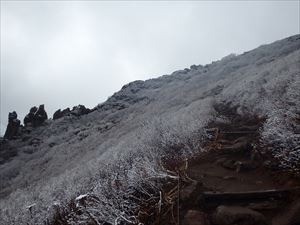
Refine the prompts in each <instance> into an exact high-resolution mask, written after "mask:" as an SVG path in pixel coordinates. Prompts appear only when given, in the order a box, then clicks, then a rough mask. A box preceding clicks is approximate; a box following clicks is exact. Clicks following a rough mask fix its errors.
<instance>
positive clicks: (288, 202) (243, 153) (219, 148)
mask: <svg viewBox="0 0 300 225" xmlns="http://www.w3.org/2000/svg"><path fill="white" fill-rule="evenodd" d="M228 115H230V113H229V114H228ZM232 118H233V117H232ZM262 121H263V119H259V118H239V117H237V116H235V117H234V119H232V120H230V121H229V122H226V123H224V122H219V123H216V122H215V123H213V124H210V129H209V132H211V134H212V135H211V142H210V143H209V144H208V146H207V150H208V151H207V152H206V153H204V154H201V155H200V156H198V157H197V158H194V159H190V160H189V164H188V168H187V171H186V174H187V176H188V177H189V178H190V179H191V180H193V181H194V182H190V184H187V185H183V186H182V189H181V191H180V202H179V209H180V210H179V211H180V215H179V218H180V219H178V222H179V221H180V222H179V223H180V224H183V225H192V224H193V225H210V224H215V225H231V224H232V225H259V224H270V225H271V224H272V225H300V204H299V201H300V198H299V196H300V195H299V189H298V187H300V180H299V178H295V177H292V176H290V175H289V174H287V173H286V172H283V171H281V170H280V169H279V168H278V167H277V166H276V163H275V162H274V161H272V160H270V159H269V157H268V156H267V155H264V154H262V152H263V149H260V148H259V128H260V126H261V123H262ZM268 190H273V192H274V193H275V194H274V193H273V192H272V193H271V194H272V195H273V194H274V196H271V197H270V198H269V197H268V194H270V193H267V194H264V193H262V194H260V192H264V191H268ZM280 190H287V191H286V192H282V193H281V192H279V191H280ZM249 192H251V194H249ZM224 193H225V195H224ZM226 193H227V194H226ZM228 193H229V194H228ZM241 193H244V194H241ZM253 193H254V194H253ZM205 194H207V195H205ZM228 195H229V198H228ZM205 196H206V198H208V199H206V200H205ZM230 197H234V198H236V199H233V198H232V199H230ZM213 201H215V202H213ZM221 205H223V206H221ZM222 210H223V211H222ZM247 210H248V211H247ZM230 221H231V222H230ZM255 221H256V222H255ZM178 222H177V223H178Z"/></svg>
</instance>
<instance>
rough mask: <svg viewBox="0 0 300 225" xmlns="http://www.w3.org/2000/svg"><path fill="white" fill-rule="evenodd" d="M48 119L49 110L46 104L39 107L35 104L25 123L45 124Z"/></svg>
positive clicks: (27, 124) (34, 125)
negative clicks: (47, 110)
mask: <svg viewBox="0 0 300 225" xmlns="http://www.w3.org/2000/svg"><path fill="white" fill-rule="evenodd" d="M47 119H48V115H47V112H46V111H45V106H44V105H40V106H39V108H37V107H36V106H33V107H32V108H31V109H30V111H29V113H28V114H27V115H26V116H25V118H24V125H25V127H27V126H33V127H37V126H40V125H41V124H43V123H44V122H45V121H46V120H47Z"/></svg>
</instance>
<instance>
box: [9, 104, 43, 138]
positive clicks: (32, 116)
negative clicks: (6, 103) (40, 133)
mask: <svg viewBox="0 0 300 225" xmlns="http://www.w3.org/2000/svg"><path fill="white" fill-rule="evenodd" d="M47 119H48V115H47V113H46V111H45V107H44V105H40V106H39V108H37V107H36V106H34V107H32V108H31V109H30V111H29V113H28V114H27V115H26V116H25V118H24V121H23V122H24V126H22V125H21V121H20V120H19V119H18V114H17V113H16V112H15V111H13V112H10V113H9V114H8V124H7V128H6V131H5V134H4V138H6V139H14V138H16V137H18V136H19V135H20V134H21V133H22V131H23V128H24V127H25V128H26V127H38V126H40V125H42V124H43V123H44V122H45V121H46V120H47Z"/></svg>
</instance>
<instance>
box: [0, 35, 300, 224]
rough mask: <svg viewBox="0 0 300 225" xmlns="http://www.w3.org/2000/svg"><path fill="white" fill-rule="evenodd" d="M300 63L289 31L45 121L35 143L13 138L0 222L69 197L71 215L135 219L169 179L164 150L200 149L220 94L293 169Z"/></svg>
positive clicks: (1, 187)
mask: <svg viewBox="0 0 300 225" xmlns="http://www.w3.org/2000/svg"><path fill="white" fill-rule="evenodd" d="M199 54H202V53H199ZM299 65H300V35H296V36H293V37H290V38H287V39H284V40H281V41H277V42H275V43H273V44H270V45H264V46H261V47H259V48H257V49H255V50H252V51H249V52H245V53H243V54H241V55H238V56H236V55H233V54H232V55H229V56H227V57H224V58H223V59H221V60H220V61H217V62H213V63H212V64H209V65H205V66H201V65H199V66H195V65H193V66H191V68H190V69H184V70H180V71H176V72H174V73H172V74H171V75H165V76H162V77H160V78H157V79H151V80H147V81H135V82H132V83H130V84H127V85H125V86H124V87H123V88H122V90H120V91H119V92H117V93H115V94H114V95H113V96H111V97H110V98H109V99H108V100H107V101H106V102H104V103H102V104H99V105H98V106H96V107H95V108H96V110H95V111H93V112H92V113H90V114H87V115H84V116H82V117H80V118H77V117H74V116H66V117H63V118H60V119H58V120H55V121H53V120H48V121H46V125H45V126H42V127H38V128H36V129H35V130H33V132H32V137H35V138H36V139H37V140H38V145H37V146H36V145H35V146H33V145H30V144H29V141H30V140H28V141H27V140H25V141H22V140H15V141H12V142H11V143H10V144H11V146H12V147H13V148H17V151H18V155H17V156H16V157H14V158H12V159H11V160H10V161H8V162H6V163H4V164H2V165H0V179H1V184H0V194H1V199H0V210H1V211H0V218H1V220H0V224H3V225H7V224H44V222H46V221H47V220H48V221H50V220H51V218H52V215H53V214H55V212H56V210H58V208H60V209H61V208H64V207H66V206H67V205H68V204H70V203H72V202H73V204H74V205H75V207H77V208H79V210H81V213H80V215H79V214H78V213H76V212H68V213H69V218H70V219H69V223H70V224H74V225H75V224H84V223H86V222H87V221H90V220H91V218H93V220H95V221H97V223H99V224H101V223H102V222H103V221H107V222H109V223H112V224H120V223H121V221H123V222H126V221H127V222H129V221H132V222H137V221H136V217H135V215H134V214H133V212H135V209H138V207H139V205H140V204H141V201H142V200H143V199H146V198H149V197H151V195H152V194H153V193H154V194H155V193H156V194H159V191H160V187H161V186H160V185H161V182H160V181H162V180H164V179H176V177H175V176H174V174H172V173H170V172H168V171H167V170H166V169H164V168H163V167H162V165H161V160H162V159H163V158H164V159H166V158H174V159H184V158H185V157H187V156H192V155H193V154H197V153H198V152H200V151H202V150H203V148H202V144H203V143H204V142H205V140H206V139H207V134H206V131H205V127H206V126H207V124H208V123H209V122H210V121H213V120H216V119H224V118H220V115H219V114H218V112H217V111H216V110H215V108H214V105H217V104H228V106H230V107H234V106H235V107H237V112H238V113H239V114H253V115H258V116H260V117H264V118H266V121H265V123H264V125H263V128H262V130H261V137H262V138H261V144H262V145H263V146H265V148H266V149H268V151H270V153H272V154H273V155H274V156H275V157H277V158H279V159H280V162H281V165H280V166H282V167H284V168H286V169H290V170H294V172H297V171H296V170H295V165H296V164H297V163H299V158H300V149H299V143H300V136H299V134H296V132H294V130H295V129H296V127H295V125H294V124H295V123H294V120H295V118H296V116H297V113H300V112H299V111H300V90H299V88H300V66H299ZM46 107H47V106H46ZM137 192H139V193H141V194H140V196H141V197H140V198H139V199H136V198H135V193H137ZM82 198H90V201H89V204H88V205H86V206H84V207H83V206H82V205H81V204H80V200H81V199H82ZM66 208H67V207H66Z"/></svg>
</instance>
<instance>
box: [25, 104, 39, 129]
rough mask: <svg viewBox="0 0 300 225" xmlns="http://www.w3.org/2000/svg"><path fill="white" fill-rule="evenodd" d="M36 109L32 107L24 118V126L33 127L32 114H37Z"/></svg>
mask: <svg viewBox="0 0 300 225" xmlns="http://www.w3.org/2000/svg"><path fill="white" fill-rule="evenodd" d="M37 110H38V108H37V107H36V106H33V107H32V108H31V109H30V111H29V113H28V114H27V115H26V116H25V118H24V121H23V122H24V126H33V124H34V114H35V113H36V112H37Z"/></svg>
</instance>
